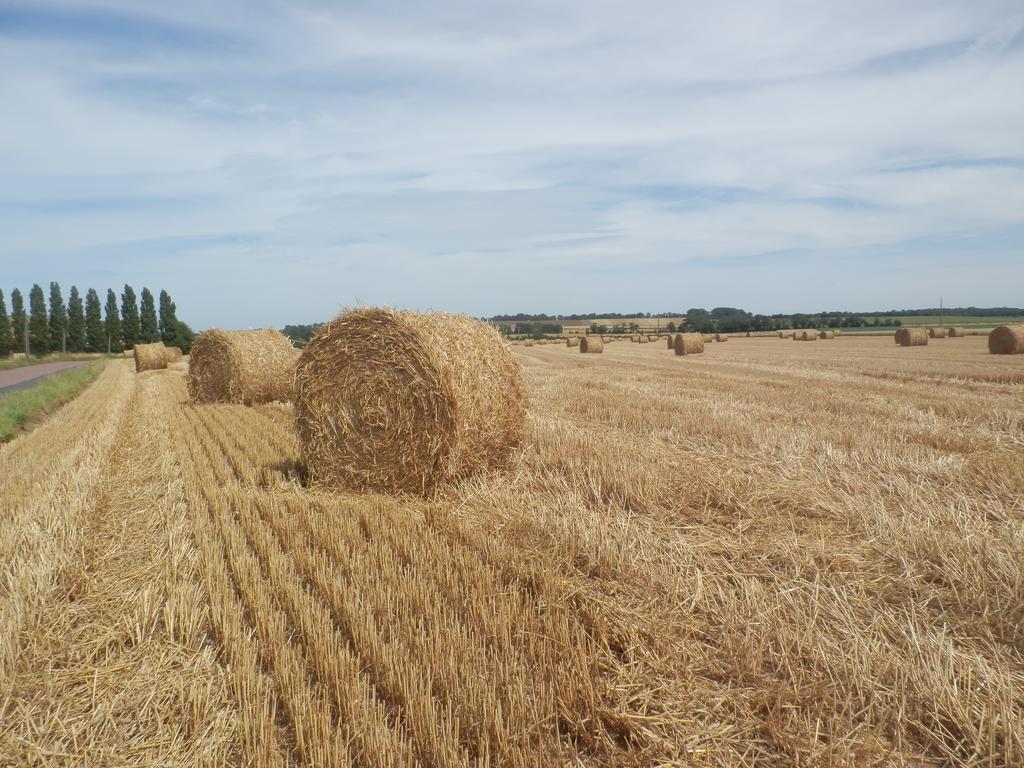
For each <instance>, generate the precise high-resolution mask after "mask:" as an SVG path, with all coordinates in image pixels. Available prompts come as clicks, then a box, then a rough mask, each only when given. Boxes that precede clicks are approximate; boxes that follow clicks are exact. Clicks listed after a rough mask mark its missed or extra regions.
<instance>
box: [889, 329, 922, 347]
mask: <svg viewBox="0 0 1024 768" xmlns="http://www.w3.org/2000/svg"><path fill="white" fill-rule="evenodd" d="M896 343H897V344H899V345H900V346H901V347H924V346H927V345H928V331H926V330H925V329H924V328H900V329H899V330H898V331H896Z"/></svg>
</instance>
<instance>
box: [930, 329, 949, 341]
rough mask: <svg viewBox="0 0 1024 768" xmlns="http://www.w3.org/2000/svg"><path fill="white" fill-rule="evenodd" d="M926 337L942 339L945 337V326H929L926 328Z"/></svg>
mask: <svg viewBox="0 0 1024 768" xmlns="http://www.w3.org/2000/svg"><path fill="white" fill-rule="evenodd" d="M928 338H930V339H944V338H946V329H945V328H929V329H928Z"/></svg>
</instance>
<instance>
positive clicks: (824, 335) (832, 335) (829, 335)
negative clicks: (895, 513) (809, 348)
mask: <svg viewBox="0 0 1024 768" xmlns="http://www.w3.org/2000/svg"><path fill="white" fill-rule="evenodd" d="M835 337H836V333H835V331H822V332H821V333H820V334H819V338H822V339H834V338H835Z"/></svg>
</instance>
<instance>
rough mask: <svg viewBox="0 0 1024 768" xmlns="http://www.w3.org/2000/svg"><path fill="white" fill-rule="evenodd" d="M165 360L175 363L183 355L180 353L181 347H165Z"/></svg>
mask: <svg viewBox="0 0 1024 768" xmlns="http://www.w3.org/2000/svg"><path fill="white" fill-rule="evenodd" d="M166 349H167V362H169V363H176V362H178V361H179V360H181V358H182V357H184V355H182V354H181V349H179V348H178V347H167V348H166Z"/></svg>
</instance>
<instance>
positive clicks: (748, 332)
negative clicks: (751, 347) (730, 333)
mask: <svg viewBox="0 0 1024 768" xmlns="http://www.w3.org/2000/svg"><path fill="white" fill-rule="evenodd" d="M747 338H748V339H749V338H750V331H747Z"/></svg>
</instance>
